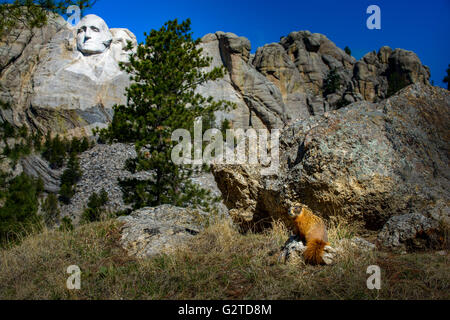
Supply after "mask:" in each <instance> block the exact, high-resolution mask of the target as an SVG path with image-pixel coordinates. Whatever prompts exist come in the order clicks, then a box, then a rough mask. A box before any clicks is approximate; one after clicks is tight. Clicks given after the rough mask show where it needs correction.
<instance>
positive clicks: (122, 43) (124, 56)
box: [111, 28, 137, 62]
mask: <svg viewBox="0 0 450 320" xmlns="http://www.w3.org/2000/svg"><path fill="white" fill-rule="evenodd" d="M111 34H112V36H113V42H112V44H111V51H112V54H113V56H114V59H116V60H117V61H120V62H128V61H129V55H130V53H131V52H134V51H133V50H132V51H128V50H127V47H128V41H130V42H131V44H132V46H133V48H136V46H137V40H136V37H135V36H134V34H133V33H131V31H130V30H128V29H114V28H113V29H111Z"/></svg>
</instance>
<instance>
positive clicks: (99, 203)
mask: <svg viewBox="0 0 450 320" xmlns="http://www.w3.org/2000/svg"><path fill="white" fill-rule="evenodd" d="M107 203H108V194H107V193H106V191H105V189H102V191H101V192H100V194H97V193H95V192H94V193H93V194H92V195H91V196H90V197H89V200H88V207H87V208H86V210H84V212H83V215H82V217H81V220H82V222H84V223H89V222H95V221H100V219H101V215H102V212H103V207H104V206H105V205H106V204H107Z"/></svg>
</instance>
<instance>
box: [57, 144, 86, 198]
mask: <svg viewBox="0 0 450 320" xmlns="http://www.w3.org/2000/svg"><path fill="white" fill-rule="evenodd" d="M81 175H82V172H81V169H80V164H79V161H78V157H77V155H76V154H75V153H72V154H71V155H70V159H69V163H68V164H67V169H66V170H65V171H64V172H63V174H62V176H61V189H60V190H59V194H60V200H61V201H62V202H63V203H65V204H69V203H70V200H71V199H72V197H73V196H74V195H75V189H74V185H75V184H76V183H77V182H78V181H79V180H80V179H81Z"/></svg>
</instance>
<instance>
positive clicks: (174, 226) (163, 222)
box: [118, 205, 207, 258]
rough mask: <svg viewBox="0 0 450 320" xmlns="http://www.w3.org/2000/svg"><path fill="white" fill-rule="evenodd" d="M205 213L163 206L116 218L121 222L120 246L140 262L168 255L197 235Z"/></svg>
mask: <svg viewBox="0 0 450 320" xmlns="http://www.w3.org/2000/svg"><path fill="white" fill-rule="evenodd" d="M206 218H207V217H206V213H204V212H202V211H199V210H191V209H185V208H178V207H173V206H170V205H163V206H160V207H156V208H144V209H140V210H137V211H134V212H133V213H132V214H131V215H129V216H126V217H120V218H118V220H119V221H121V222H123V223H124V225H123V228H122V239H121V243H122V246H123V248H124V249H125V250H126V251H127V252H128V254H129V255H132V256H136V257H139V258H147V257H152V256H155V255H157V254H161V253H168V252H170V250H173V249H174V248H176V247H177V246H179V245H180V244H182V243H185V242H186V241H187V240H189V239H190V238H192V237H193V236H195V235H197V234H198V233H199V232H200V231H201V230H202V229H203V227H202V223H204V221H205V219H206Z"/></svg>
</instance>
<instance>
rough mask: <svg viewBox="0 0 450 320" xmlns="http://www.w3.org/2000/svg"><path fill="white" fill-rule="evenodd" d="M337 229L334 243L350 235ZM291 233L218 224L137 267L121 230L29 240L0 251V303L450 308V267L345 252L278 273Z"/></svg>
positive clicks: (100, 226) (91, 229)
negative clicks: (278, 302) (345, 302)
mask: <svg viewBox="0 0 450 320" xmlns="http://www.w3.org/2000/svg"><path fill="white" fill-rule="evenodd" d="M344 225H346V224H343V223H335V224H334V225H333V226H330V229H329V230H330V239H331V242H335V241H337V240H338V239H340V238H342V237H346V236H351V235H352V233H353V231H352V230H348V229H346V228H345V227H344ZM287 237H288V232H287V230H285V229H284V228H283V227H282V226H281V225H280V224H277V223H275V224H274V228H273V230H271V231H268V232H267V233H265V234H248V235H242V234H239V233H238V232H236V231H235V230H234V229H233V228H231V227H230V226H229V225H228V224H227V223H226V222H218V223H216V224H214V225H212V226H210V227H208V228H207V229H206V231H205V232H203V233H202V234H201V235H199V236H198V237H196V238H194V239H193V240H192V241H191V242H190V243H189V244H187V245H186V246H185V247H183V248H180V249H178V250H176V251H174V252H171V253H168V254H165V255H160V256H158V257H155V258H152V259H147V260H143V261H138V260H135V259H133V258H130V257H127V255H126V254H125V252H124V251H123V250H122V249H121V248H120V245H119V239H120V224H119V223H117V222H115V221H106V222H101V223H95V224H91V225H87V226H83V227H81V228H79V229H76V230H75V231H74V232H49V231H46V232H44V233H41V234H38V235H31V236H29V237H27V238H26V239H24V240H23V242H22V244H21V245H19V246H16V247H14V248H10V249H5V250H3V251H0V299H416V298H423V299H449V298H450V290H449V280H450V271H449V268H448V265H449V257H448V255H446V256H440V255H437V254H435V253H423V254H408V255H401V256H399V255H397V256H394V255H389V254H386V253H382V252H378V253H365V252H361V251H359V250H357V249H355V248H354V247H351V246H348V247H345V248H344V251H343V253H342V254H341V255H340V257H339V259H338V261H337V263H336V264H334V265H333V266H328V267H314V266H306V265H304V264H302V262H301V260H298V259H297V261H296V260H295V259H294V260H293V261H292V262H291V263H288V264H280V263H278V261H277V260H278V252H279V249H280V247H281V246H282V244H283V243H284V241H285V240H286V239H287ZM373 264H376V265H379V266H380V267H381V268H382V289H381V290H380V291H379V292H378V291H376V290H375V291H371V290H368V289H367V287H366V280H367V277H368V275H367V274H366V269H367V267H368V266H369V265H373ZM70 265H78V266H79V267H80V268H81V270H82V278H81V290H79V291H69V290H67V289H66V280H67V277H68V276H69V275H68V274H66V269H67V267H68V266H70Z"/></svg>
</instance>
